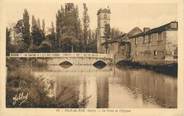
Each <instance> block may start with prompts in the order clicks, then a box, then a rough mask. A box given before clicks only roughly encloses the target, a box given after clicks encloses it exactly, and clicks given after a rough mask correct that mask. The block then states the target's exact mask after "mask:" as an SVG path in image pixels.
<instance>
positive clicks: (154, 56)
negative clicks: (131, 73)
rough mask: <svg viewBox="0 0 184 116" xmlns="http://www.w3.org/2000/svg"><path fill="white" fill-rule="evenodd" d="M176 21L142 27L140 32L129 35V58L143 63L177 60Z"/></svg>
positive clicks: (166, 62) (174, 61) (173, 61)
mask: <svg viewBox="0 0 184 116" xmlns="http://www.w3.org/2000/svg"><path fill="white" fill-rule="evenodd" d="M177 30H178V23H177V22H176V21H173V22H170V23H168V24H165V25H162V26H160V27H157V28H153V29H149V28H144V31H143V32H142V33H138V34H136V35H133V36H130V37H129V41H130V43H131V53H130V56H131V60H132V61H133V62H140V63H143V64H168V63H176V62H177V49H178V48H177Z"/></svg>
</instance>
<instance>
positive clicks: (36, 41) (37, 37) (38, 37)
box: [31, 16, 44, 51]
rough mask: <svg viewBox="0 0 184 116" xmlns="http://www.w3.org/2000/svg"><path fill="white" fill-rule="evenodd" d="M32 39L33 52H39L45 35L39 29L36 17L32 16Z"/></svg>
mask: <svg viewBox="0 0 184 116" xmlns="http://www.w3.org/2000/svg"><path fill="white" fill-rule="evenodd" d="M31 38H32V48H31V49H32V50H33V51H37V50H38V47H39V45H40V44H41V42H42V41H43V40H44V35H43V32H42V30H41V29H40V28H39V24H38V22H37V21H36V19H35V17H34V16H32V28H31Z"/></svg>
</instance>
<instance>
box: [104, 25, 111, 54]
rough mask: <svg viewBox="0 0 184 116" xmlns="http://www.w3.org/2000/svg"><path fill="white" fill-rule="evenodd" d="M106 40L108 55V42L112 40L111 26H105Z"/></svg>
mask: <svg viewBox="0 0 184 116" xmlns="http://www.w3.org/2000/svg"><path fill="white" fill-rule="evenodd" d="M104 38H105V49H106V53H107V49H108V40H109V39H110V24H105V29H104Z"/></svg>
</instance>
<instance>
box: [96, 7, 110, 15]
mask: <svg viewBox="0 0 184 116" xmlns="http://www.w3.org/2000/svg"><path fill="white" fill-rule="evenodd" d="M100 13H111V11H110V9H109V8H104V9H102V8H101V9H99V10H98V12H97V15H99V14H100Z"/></svg>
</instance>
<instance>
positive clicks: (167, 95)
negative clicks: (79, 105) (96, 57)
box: [33, 65, 177, 108]
mask: <svg viewBox="0 0 184 116" xmlns="http://www.w3.org/2000/svg"><path fill="white" fill-rule="evenodd" d="M33 74H34V75H35V76H36V77H40V76H41V77H44V78H48V79H51V80H54V81H55V89H54V92H53V93H54V96H55V98H56V100H57V101H58V102H67V103H68V104H70V103H71V104H72V103H73V102H75V101H83V100H85V105H84V106H83V107H86V108H176V107H177V78H175V77H171V76H168V75H164V74H159V73H156V72H153V71H150V70H146V69H128V68H121V69H118V68H116V67H114V66H106V67H105V68H103V69H97V68H95V67H93V66H87V65H78V66H71V67H70V68H66V69H65V68H62V67H60V66H58V65H50V66H48V68H47V69H43V70H33Z"/></svg>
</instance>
